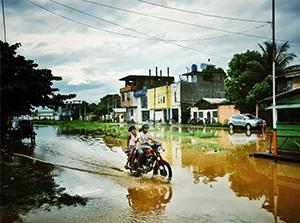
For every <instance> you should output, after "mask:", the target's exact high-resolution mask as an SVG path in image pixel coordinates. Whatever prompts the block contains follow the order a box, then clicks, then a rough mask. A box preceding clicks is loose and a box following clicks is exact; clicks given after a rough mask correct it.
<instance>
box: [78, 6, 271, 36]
mask: <svg viewBox="0 0 300 223" xmlns="http://www.w3.org/2000/svg"><path fill="white" fill-rule="evenodd" d="M80 1H82V2H86V3H90V4H94V5H98V6H101V7H106V8H111V9H114V10H119V11H123V12H127V13H132V14H136V15H141V16H145V17H149V18H154V19H160V20H164V21H168V22H174V23H179V24H183V25H188V26H193V27H200V28H203V29H209V30H214V31H221V32H226V33H230V35H220V36H216V37H213V38H204V39H194V40H172V41H198V40H209V39H219V38H223V37H227V36H232V35H242V34H245V33H247V32H250V31H252V30H256V29H258V28H261V27H263V26H266V25H267V24H263V25H259V26H257V27H254V28H253V29H249V30H244V31H240V32H232V31H228V30H223V29H217V28H212V27H209V26H203V25H199V24H195V23H190V22H185V21H182V20H176V19H170V18H165V17H160V16H155V15H150V14H147V13H141V12H137V11H133V10H129V9H124V8H119V7H116V6H112V5H107V4H103V3H99V2H95V1H91V0H80ZM247 36H249V35H247ZM251 37H254V36H252V35H251ZM255 37H257V38H264V37H260V36H255Z"/></svg>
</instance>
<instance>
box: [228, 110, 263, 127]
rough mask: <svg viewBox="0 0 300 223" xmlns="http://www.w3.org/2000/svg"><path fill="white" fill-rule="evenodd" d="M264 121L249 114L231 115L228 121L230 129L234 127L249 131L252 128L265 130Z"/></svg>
mask: <svg viewBox="0 0 300 223" xmlns="http://www.w3.org/2000/svg"><path fill="white" fill-rule="evenodd" d="M265 123H266V122H265V121H264V120H263V119H261V118H256V117H255V116H254V115H251V114H239V115H232V116H230V118H229V119H228V125H229V128H230V129H233V128H234V127H242V128H246V129H247V130H250V129H252V128H265Z"/></svg>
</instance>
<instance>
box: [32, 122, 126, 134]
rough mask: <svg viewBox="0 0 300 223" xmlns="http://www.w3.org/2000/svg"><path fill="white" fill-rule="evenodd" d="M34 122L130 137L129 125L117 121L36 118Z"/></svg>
mask: <svg viewBox="0 0 300 223" xmlns="http://www.w3.org/2000/svg"><path fill="white" fill-rule="evenodd" d="M34 124H39V125H56V126H59V127H61V128H64V129H71V130H74V131H76V130H78V131H79V130H85V131H87V132H88V133H91V134H92V133H97V134H106V135H109V136H113V137H115V138H118V139H127V138H128V132H127V129H128V126H127V125H124V126H120V125H118V124H115V123H105V122H95V121H93V122H84V121H77V120H76V121H56V120H34Z"/></svg>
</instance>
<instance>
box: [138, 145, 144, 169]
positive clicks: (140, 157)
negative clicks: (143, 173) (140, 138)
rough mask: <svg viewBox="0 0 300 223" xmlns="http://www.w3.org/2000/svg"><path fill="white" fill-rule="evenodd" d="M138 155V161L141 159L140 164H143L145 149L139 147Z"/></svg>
mask: <svg viewBox="0 0 300 223" xmlns="http://www.w3.org/2000/svg"><path fill="white" fill-rule="evenodd" d="M137 155H138V156H137V157H138V161H139V166H140V167H141V166H142V163H143V161H144V150H143V149H142V148H139V149H138V150H137Z"/></svg>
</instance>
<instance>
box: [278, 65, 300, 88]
mask: <svg viewBox="0 0 300 223" xmlns="http://www.w3.org/2000/svg"><path fill="white" fill-rule="evenodd" d="M276 85H277V90H278V92H285V91H290V90H292V89H295V88H299V87H300V65H293V66H289V67H287V68H286V69H285V72H284V74H282V75H278V76H277V77H276Z"/></svg>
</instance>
